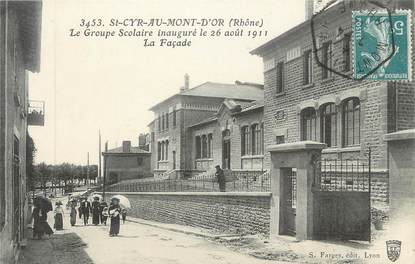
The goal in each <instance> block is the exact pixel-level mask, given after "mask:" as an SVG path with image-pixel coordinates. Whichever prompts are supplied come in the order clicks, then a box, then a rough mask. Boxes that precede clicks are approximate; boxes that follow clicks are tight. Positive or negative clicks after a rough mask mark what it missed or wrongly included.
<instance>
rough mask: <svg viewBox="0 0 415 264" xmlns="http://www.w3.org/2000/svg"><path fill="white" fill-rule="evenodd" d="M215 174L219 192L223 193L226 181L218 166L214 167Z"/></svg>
mask: <svg viewBox="0 0 415 264" xmlns="http://www.w3.org/2000/svg"><path fill="white" fill-rule="evenodd" d="M215 168H216V173H215V176H216V179H217V181H218V183H219V190H220V191H221V192H224V191H225V189H226V179H225V174H224V173H223V170H222V169H221V168H220V166H219V165H216V167H215Z"/></svg>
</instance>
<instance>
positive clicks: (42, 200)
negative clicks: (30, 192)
mask: <svg viewBox="0 0 415 264" xmlns="http://www.w3.org/2000/svg"><path fill="white" fill-rule="evenodd" d="M33 203H34V204H35V205H37V206H39V207H40V208H43V209H45V210H46V211H47V212H49V211H52V210H53V207H52V202H51V201H50V200H49V199H48V198H46V197H43V196H36V197H35V198H34V199H33Z"/></svg>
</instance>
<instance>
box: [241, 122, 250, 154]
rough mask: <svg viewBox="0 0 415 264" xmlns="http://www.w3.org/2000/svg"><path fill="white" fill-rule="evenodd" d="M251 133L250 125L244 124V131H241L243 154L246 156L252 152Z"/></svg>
mask: <svg viewBox="0 0 415 264" xmlns="http://www.w3.org/2000/svg"><path fill="white" fill-rule="evenodd" d="M249 138H250V135H249V127H248V126H244V127H243V128H242V132H241V150H242V151H241V155H242V156H246V155H249V154H250V153H251V148H250V140H249Z"/></svg>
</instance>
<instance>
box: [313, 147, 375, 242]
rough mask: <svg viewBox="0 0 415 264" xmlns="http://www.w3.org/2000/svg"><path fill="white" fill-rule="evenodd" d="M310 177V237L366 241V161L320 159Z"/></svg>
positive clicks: (367, 207)
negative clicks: (311, 221)
mask: <svg viewBox="0 0 415 264" xmlns="http://www.w3.org/2000/svg"><path fill="white" fill-rule="evenodd" d="M319 165H320V166H316V167H315V169H316V170H320V173H315V174H314V175H315V177H314V184H313V185H314V186H313V187H314V188H313V192H314V238H316V239H340V240H367V241H370V222H371V220H370V151H369V159H367V160H361V159H354V160H351V159H347V160H330V159H323V160H321V163H319Z"/></svg>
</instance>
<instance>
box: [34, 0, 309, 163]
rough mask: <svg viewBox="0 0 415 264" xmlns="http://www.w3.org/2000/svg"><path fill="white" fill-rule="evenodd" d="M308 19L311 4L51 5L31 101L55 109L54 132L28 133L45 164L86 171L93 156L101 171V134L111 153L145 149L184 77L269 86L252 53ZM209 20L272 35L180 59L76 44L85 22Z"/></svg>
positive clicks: (89, 1) (190, 50) (120, 44)
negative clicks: (246, 22)
mask: <svg viewBox="0 0 415 264" xmlns="http://www.w3.org/2000/svg"><path fill="white" fill-rule="evenodd" d="M304 9H305V8H304V0H289V1H288V0H285V1H284V0H258V1H252V0H232V1H230V0H163V1H161V0H151V1H150V0H135V1H133V0H43V22H42V51H41V72H40V73H38V74H30V82H29V86H30V88H29V93H30V98H31V99H32V100H44V101H45V103H46V116H45V126H44V127H30V128H29V132H30V134H31V135H32V137H33V138H34V141H35V144H36V147H37V149H38V152H37V156H36V162H42V161H45V162H47V163H52V164H53V163H54V162H56V163H61V162H72V163H76V164H86V157H87V152H90V162H91V164H92V163H97V162H98V155H99V152H98V130H99V129H101V133H102V142H103V143H104V142H105V141H107V140H108V142H109V147H110V148H113V147H115V146H116V145H120V144H121V142H122V141H123V140H131V141H132V144H133V145H137V144H138V135H139V133H140V132H148V128H147V124H148V123H149V122H150V121H151V120H152V119H153V118H154V116H153V114H152V112H150V111H149V110H148V109H149V108H150V107H151V106H152V105H154V104H156V103H158V102H160V101H161V100H163V99H165V98H167V97H168V96H171V95H173V94H175V93H177V92H179V89H180V87H181V86H183V76H184V74H185V73H188V74H189V75H190V87H193V86H196V85H198V84H201V83H203V82H206V81H213V82H224V83H233V82H235V80H240V81H248V82H258V83H263V74H262V70H263V65H262V61H261V59H260V58H259V57H257V56H253V55H250V54H249V51H251V50H252V49H254V48H256V47H258V46H259V45H261V44H263V43H265V42H266V41H268V40H270V39H272V38H274V37H275V36H277V35H279V34H281V33H282V32H284V31H286V30H288V29H290V28H291V27H293V26H295V25H297V24H299V23H301V22H302V21H304ZM204 17H206V18H213V17H214V18H223V19H229V18H252V19H263V21H264V26H263V28H262V30H267V31H268V35H267V36H266V37H259V38H255V39H252V38H249V37H247V36H244V37H234V38H229V37H227V38H225V37H219V38H215V39H213V38H192V46H191V47H181V48H175V49H172V48H165V47H157V46H156V47H143V44H142V40H141V39H140V38H114V39H107V40H104V39H92V38H86V37H82V38H71V37H69V30H70V29H71V28H74V27H78V24H79V23H80V21H81V19H82V18H85V19H92V18H102V19H103V20H104V21H109V19H110V18H204ZM55 54H56V56H55ZM55 91H56V93H55ZM55 98H56V101H55ZM55 104H56V108H55ZM55 117H56V122H55ZM55 142H56V145H55Z"/></svg>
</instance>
